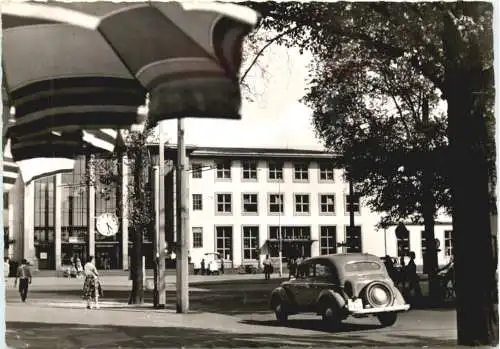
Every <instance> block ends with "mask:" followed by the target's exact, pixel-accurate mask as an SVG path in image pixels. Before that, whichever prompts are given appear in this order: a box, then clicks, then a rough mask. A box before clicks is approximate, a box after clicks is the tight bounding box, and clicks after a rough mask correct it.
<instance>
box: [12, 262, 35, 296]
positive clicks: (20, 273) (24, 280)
mask: <svg viewBox="0 0 500 349" xmlns="http://www.w3.org/2000/svg"><path fill="white" fill-rule="evenodd" d="M17 279H19V293H20V294H21V300H22V301H23V302H26V298H27V297H28V284H31V269H30V267H29V264H28V261H27V260H26V259H24V258H23V260H22V261H21V265H20V266H19V267H18V268H17V274H16V280H15V281H14V287H16V284H17Z"/></svg>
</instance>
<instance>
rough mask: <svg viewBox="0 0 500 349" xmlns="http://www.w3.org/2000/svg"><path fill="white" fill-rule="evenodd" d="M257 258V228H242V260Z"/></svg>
mask: <svg viewBox="0 0 500 349" xmlns="http://www.w3.org/2000/svg"><path fill="white" fill-rule="evenodd" d="M258 258H259V227H243V259H258Z"/></svg>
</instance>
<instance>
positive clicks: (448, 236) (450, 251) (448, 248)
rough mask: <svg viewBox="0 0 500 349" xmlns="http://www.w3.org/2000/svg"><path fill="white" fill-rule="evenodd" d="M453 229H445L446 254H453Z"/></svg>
mask: <svg viewBox="0 0 500 349" xmlns="http://www.w3.org/2000/svg"><path fill="white" fill-rule="evenodd" d="M452 234H453V230H445V231H444V255H445V256H450V257H451V256H453V240H452Z"/></svg>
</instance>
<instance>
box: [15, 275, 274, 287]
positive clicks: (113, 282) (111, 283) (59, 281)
mask: <svg viewBox="0 0 500 349" xmlns="http://www.w3.org/2000/svg"><path fill="white" fill-rule="evenodd" d="M271 278H272V279H277V280H278V279H280V277H279V275H278V274H273V275H272V276H271ZM100 279H101V281H102V283H103V285H106V287H129V286H130V285H131V284H132V281H131V280H129V278H128V276H125V275H102V276H101V277H100ZM260 279H264V275H263V274H223V275H213V276H207V275H189V283H190V284H203V283H212V282H224V281H238V280H260ZM152 280H153V275H152V274H147V275H146V282H148V281H149V283H151V282H152ZM175 281H176V275H166V276H165V282H166V283H167V284H174V285H175ZM8 283H9V284H13V283H14V278H9V279H8ZM82 283H83V279H77V278H64V277H56V276H44V277H36V275H34V276H33V282H32V284H31V285H30V289H41V288H45V287H56V286H57V287H63V288H66V287H71V286H75V285H78V287H80V286H81V284H82Z"/></svg>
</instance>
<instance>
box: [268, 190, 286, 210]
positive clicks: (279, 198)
mask: <svg viewBox="0 0 500 349" xmlns="http://www.w3.org/2000/svg"><path fill="white" fill-rule="evenodd" d="M283 206H284V202H283V194H269V212H270V213H283V211H284V207H283Z"/></svg>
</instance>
